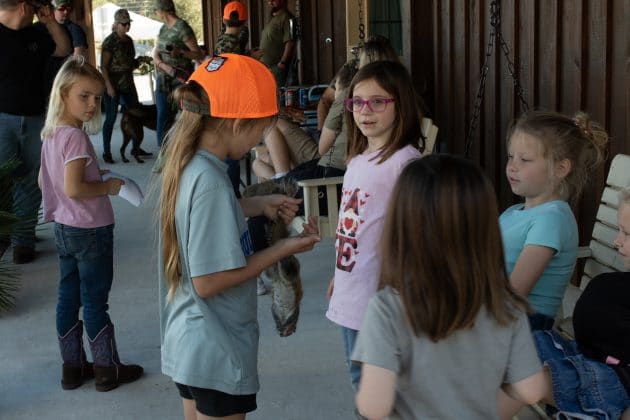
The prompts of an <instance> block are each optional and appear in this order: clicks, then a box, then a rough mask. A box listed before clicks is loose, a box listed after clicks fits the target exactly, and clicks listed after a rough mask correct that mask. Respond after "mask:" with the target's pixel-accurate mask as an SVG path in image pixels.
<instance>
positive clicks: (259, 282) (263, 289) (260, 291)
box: [256, 277, 267, 296]
mask: <svg viewBox="0 0 630 420" xmlns="http://www.w3.org/2000/svg"><path fill="white" fill-rule="evenodd" d="M256 294H257V295H258V296H262V295H266V294H267V286H265V282H264V281H263V279H262V277H257V278H256Z"/></svg>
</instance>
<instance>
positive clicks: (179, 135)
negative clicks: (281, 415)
mask: <svg viewBox="0 0 630 420" xmlns="http://www.w3.org/2000/svg"><path fill="white" fill-rule="evenodd" d="M275 92H276V84H275V80H274V78H273V76H272V75H271V73H270V72H269V70H268V69H267V68H266V67H265V66H264V65H263V64H262V63H260V62H259V61H257V60H254V59H252V58H249V57H245V56H241V55H236V54H225V55H224V56H218V57H213V58H211V59H209V60H207V61H206V62H204V63H203V64H202V65H201V66H200V67H199V68H198V69H197V70H196V71H195V72H194V73H193V74H192V76H191V78H190V80H189V81H188V82H187V83H186V84H185V85H183V86H182V87H180V88H179V89H177V90H176V91H175V100H176V101H177V103H179V104H180V105H181V108H182V112H181V114H180V116H179V118H178V120H177V121H176V122H175V125H174V127H173V129H172V130H171V131H170V132H169V135H168V136H169V138H168V145H167V148H166V155H165V159H166V162H165V165H164V169H163V171H162V180H161V184H162V189H161V193H160V200H159V206H158V217H159V226H160V227H159V257H158V261H159V270H158V275H159V280H160V282H159V284H160V323H161V339H162V340H161V341H162V372H163V373H164V374H166V375H168V376H171V377H172V378H173V381H175V383H176V385H177V388H178V389H179V392H180V395H181V397H182V399H183V405H184V416H185V418H186V419H193V418H195V416H199V415H204V416H210V417H212V418H214V417H228V416H229V418H230V419H244V418H245V414H246V413H247V412H250V411H253V410H255V409H256V392H257V391H258V388H259V384H258V371H257V358H258V321H257V299H256V280H255V279H256V276H257V275H259V274H260V273H261V272H262V270H264V269H265V268H267V267H268V266H270V265H271V264H273V263H275V262H276V261H278V260H280V259H281V258H283V257H286V256H288V255H291V254H294V253H297V252H303V251H307V250H310V249H312V248H313V246H314V245H315V243H316V242H318V241H319V240H320V238H319V237H318V236H317V235H303V236H300V237H294V238H288V239H286V240H284V241H282V242H279V243H276V244H275V245H274V246H272V247H270V248H267V249H265V250H263V251H260V252H257V253H255V254H254V253H253V249H252V243H251V239H250V236H249V231H248V229H247V223H246V221H245V217H248V216H256V215H262V214H264V215H266V216H267V217H271V218H274V219H275V218H277V217H280V218H282V219H284V220H285V221H290V220H291V219H292V218H293V216H294V215H295V212H296V211H297V209H298V204H299V202H300V200H297V199H294V198H290V197H286V196H283V195H269V196H263V197H252V198H243V199H241V200H238V199H237V198H236V196H235V195H234V192H233V190H232V185H231V183H230V180H229V178H228V176H227V173H226V164H225V163H224V162H225V159H226V158H227V157H230V158H232V159H239V158H241V157H242V156H243V155H244V154H245V153H246V152H247V151H249V150H250V149H251V147H253V146H254V145H255V144H256V143H257V142H258V141H259V140H260V138H262V136H263V134H264V132H265V131H266V130H268V129H270V128H271V127H273V125H274V122H275V119H276V115H277V113H278V107H277V102H276V95H275ZM305 228H306V232H309V233H315V232H316V227H315V223H314V222H311V223H310V224H309V225H306V226H305Z"/></svg>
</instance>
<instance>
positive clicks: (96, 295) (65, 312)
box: [55, 223, 114, 339]
mask: <svg viewBox="0 0 630 420" xmlns="http://www.w3.org/2000/svg"><path fill="white" fill-rule="evenodd" d="M55 244H56V245H57V252H58V254H59V274H60V279H59V298H58V301H57V334H59V336H63V335H65V334H66V333H67V332H68V331H69V330H70V328H72V326H73V325H75V324H76V323H77V321H78V320H79V309H80V308H81V306H83V323H84V325H85V330H86V331H87V333H88V336H89V337H90V339H94V338H95V337H96V336H97V334H98V333H99V331H101V330H102V329H103V327H105V325H106V324H107V323H108V322H109V321H110V320H109V315H108V314H107V309H108V305H107V300H108V297H109V290H110V288H111V286H112V278H113V275H114V263H113V254H114V225H109V226H103V227H99V228H91V229H84V228H77V227H72V226H67V225H62V224H61V223H55Z"/></svg>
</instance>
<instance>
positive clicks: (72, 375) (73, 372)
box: [57, 321, 94, 390]
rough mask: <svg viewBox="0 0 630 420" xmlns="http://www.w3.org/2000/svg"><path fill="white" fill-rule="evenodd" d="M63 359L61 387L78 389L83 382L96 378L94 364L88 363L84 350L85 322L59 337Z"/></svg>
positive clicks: (79, 323) (78, 323) (77, 324)
mask: <svg viewBox="0 0 630 420" xmlns="http://www.w3.org/2000/svg"><path fill="white" fill-rule="evenodd" d="M57 338H58V340H59V349H60V350H61V359H62V360H63V366H62V373H61V387H62V388H63V389H65V390H69V389H76V388H78V387H80V386H81V385H83V381H86V380H88V379H92V378H93V377H94V369H93V367H92V363H90V362H88V361H87V358H86V357H85V350H84V349H83V322H81V321H78V322H77V323H76V324H75V325H74V327H72V328H70V331H68V332H67V333H66V335H64V336H63V337H60V336H58V337H57Z"/></svg>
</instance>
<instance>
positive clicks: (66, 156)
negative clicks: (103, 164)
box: [41, 126, 114, 228]
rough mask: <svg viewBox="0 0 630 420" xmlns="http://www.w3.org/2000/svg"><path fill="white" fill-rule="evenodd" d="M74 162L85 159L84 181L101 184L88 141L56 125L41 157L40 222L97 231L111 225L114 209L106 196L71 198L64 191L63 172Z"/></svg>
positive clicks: (79, 132)
mask: <svg viewBox="0 0 630 420" xmlns="http://www.w3.org/2000/svg"><path fill="white" fill-rule="evenodd" d="M76 159H87V160H86V163H85V171H84V180H85V181H86V182H94V181H102V177H101V173H100V171H99V168H98V163H97V161H96V153H95V152H94V147H93V146H92V142H90V138H89V137H88V136H87V134H86V133H85V132H84V131H83V130H81V129H78V128H75V127H69V126H59V127H57V128H56V129H55V131H54V133H53V135H52V136H51V137H49V138H46V139H44V142H43V143H42V155H41V175H42V207H43V208H44V221H45V222H49V221H52V220H54V221H55V222H57V223H61V224H64V225H68V226H73V227H78V228H97V227H102V226H107V225H111V224H113V223H114V210H113V209H112V204H111V202H110V201H109V197H108V196H107V195H101V196H98V197H90V198H80V199H72V198H70V197H68V196H67V195H66V193H65V190H64V169H65V167H66V165H67V164H68V163H69V162H71V161H73V160H76Z"/></svg>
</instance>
